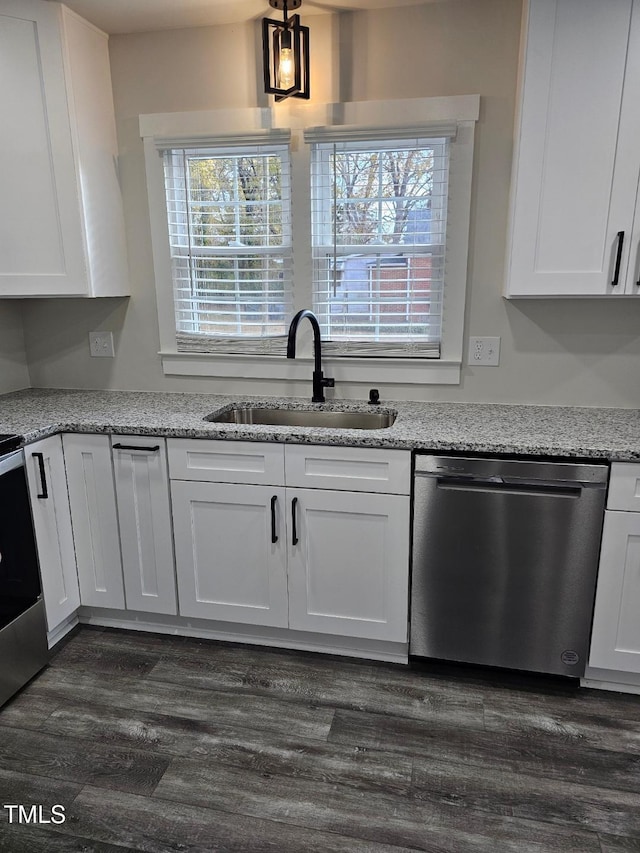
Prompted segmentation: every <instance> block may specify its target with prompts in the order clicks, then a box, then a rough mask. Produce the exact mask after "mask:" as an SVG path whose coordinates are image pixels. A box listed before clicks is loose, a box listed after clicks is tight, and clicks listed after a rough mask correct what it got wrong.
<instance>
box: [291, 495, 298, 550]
mask: <svg viewBox="0 0 640 853" xmlns="http://www.w3.org/2000/svg"><path fill="white" fill-rule="evenodd" d="M297 505H298V498H294V499H293V500H292V501H291V544H292V545H297V544H298V531H297V529H296V507H297Z"/></svg>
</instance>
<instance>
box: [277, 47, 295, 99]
mask: <svg viewBox="0 0 640 853" xmlns="http://www.w3.org/2000/svg"><path fill="white" fill-rule="evenodd" d="M278 77H279V80H280V88H281V89H291V87H292V86H293V84H294V83H295V81H296V75H295V66H294V62H293V51H292V50H291V48H290V47H282V48H280V67H279V68H278Z"/></svg>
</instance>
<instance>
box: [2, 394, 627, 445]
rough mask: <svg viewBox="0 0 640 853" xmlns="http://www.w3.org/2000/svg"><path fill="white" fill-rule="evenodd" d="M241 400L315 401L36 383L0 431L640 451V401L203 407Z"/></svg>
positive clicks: (7, 400) (11, 407)
mask: <svg viewBox="0 0 640 853" xmlns="http://www.w3.org/2000/svg"><path fill="white" fill-rule="evenodd" d="M238 403H251V404H254V405H255V404H256V403H257V404H259V405H261V406H267V407H278V406H281V405H286V406H287V407H293V408H296V407H297V408H315V406H313V404H311V403H310V402H309V401H307V400H305V399H300V398H296V399H293V398H281V399H280V398H274V397H246V396H242V397H232V396H222V395H212V394H166V393H154V392H148V391H139V392H138V391H81V390H78V391H69V390H57V389H42V390H39V389H30V390H25V391H17V392H14V393H10V394H4V395H0V432H16V433H20V434H21V435H23V436H24V438H25V442H27V443H28V442H32V441H36V440H38V439H40V438H45V437H46V436H48V435H52V434H54V433H56V432H93V433H119V434H124V435H126V434H131V435H134V434H135V435H158V436H172V437H188V438H223V439H235V440H242V441H281V442H294V443H299V444H333V445H349V446H353V447H385V448H398V449H407V450H414V449H415V450H436V451H438V450H440V451H459V452H473V453H487V454H494V453H499V454H527V455H535V456H563V457H576V458H584V459H608V460H611V461H632V460H640V410H637V409H597V408H586V407H585V408H578V407H562V406H507V405H493V404H489V403H417V402H389V403H388V404H385V403H384V402H383V403H382V404H381V405H380V407H379V408H380V409H391V410H394V411H396V412H397V413H398V415H397V418H396V421H395V423H394V425H393V426H391V427H389V428H387V429H382V430H347V429H327V428H316V427H283V426H261V425H260V426H259V425H238V424H221V423H210V422H208V421H205V420H204V417H205V415H207V414H209V413H211V412H214V411H217V410H220V409H223V408H225V407H227V406H230V405H233V404H236V405H237V404H238ZM326 405H327V407H328V408H331V409H340V410H344V411H353V410H355V411H358V410H365V411H370V410H371V407H370V406H369V405H368V404H367V403H366V402H364V401H337V402H332V403H330V404H326ZM320 408H322V406H320ZM376 410H379V409H377V408H376Z"/></svg>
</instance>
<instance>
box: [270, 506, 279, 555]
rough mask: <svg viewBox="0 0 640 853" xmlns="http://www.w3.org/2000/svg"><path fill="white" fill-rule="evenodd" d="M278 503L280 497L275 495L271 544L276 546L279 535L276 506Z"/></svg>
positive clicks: (272, 511)
mask: <svg viewBox="0 0 640 853" xmlns="http://www.w3.org/2000/svg"><path fill="white" fill-rule="evenodd" d="M277 503H278V496H277V495H274V496H273V497H272V498H271V544H272V545H275V544H276V542H277V541H278V534H277V533H276V504H277Z"/></svg>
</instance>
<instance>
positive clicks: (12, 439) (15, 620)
mask: <svg viewBox="0 0 640 853" xmlns="http://www.w3.org/2000/svg"><path fill="white" fill-rule="evenodd" d="M20 442H21V437H20V436H16V435H0V705H2V704H4V703H5V702H6V701H7V699H9V698H10V697H11V696H13V694H14V693H16V691H18V690H19V689H20V688H21V687H22V686H23V684H25V683H26V682H27V681H29V679H30V678H33V676H34V675H35V674H36V673H37V672H39V670H40V669H42V667H43V666H45V665H46V663H47V661H48V659H49V652H48V649H47V629H46V620H45V613H44V603H43V601H42V592H41V587H40V572H39V568H38V555H37V551H36V543H35V538H34V533H33V524H32V520H31V507H30V503H29V493H28V491H27V480H26V475H25V467H24V453H23V452H22V450H18V449H17V448H18V447H19V445H20Z"/></svg>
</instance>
